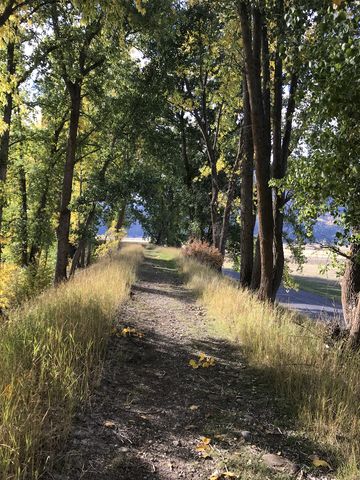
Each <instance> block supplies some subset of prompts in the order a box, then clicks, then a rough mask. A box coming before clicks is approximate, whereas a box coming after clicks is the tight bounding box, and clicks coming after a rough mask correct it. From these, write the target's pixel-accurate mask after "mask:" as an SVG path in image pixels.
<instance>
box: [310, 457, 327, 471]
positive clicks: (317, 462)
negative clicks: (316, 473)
mask: <svg viewBox="0 0 360 480" xmlns="http://www.w3.org/2000/svg"><path fill="white" fill-rule="evenodd" d="M310 458H311V460H312V464H313V465H314V466H315V467H317V468H329V469H330V470H331V466H330V465H329V463H328V462H327V461H326V460H322V459H321V458H319V457H318V456H317V455H312V456H311V457H310Z"/></svg>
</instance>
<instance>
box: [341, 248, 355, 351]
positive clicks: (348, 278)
mask: <svg viewBox="0 0 360 480" xmlns="http://www.w3.org/2000/svg"><path fill="white" fill-rule="evenodd" d="M341 301H342V307H343V313H344V320H345V324H346V328H347V329H348V331H349V342H350V345H351V346H352V347H354V348H358V347H359V346H360V244H352V245H351V249H350V260H348V261H347V264H346V268H345V273H344V276H343V279H342V282H341Z"/></svg>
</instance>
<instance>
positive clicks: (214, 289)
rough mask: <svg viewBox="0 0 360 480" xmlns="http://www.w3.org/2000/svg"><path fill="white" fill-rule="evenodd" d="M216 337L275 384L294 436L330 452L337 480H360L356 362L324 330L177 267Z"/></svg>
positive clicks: (190, 268) (203, 270) (193, 267)
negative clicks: (236, 346)
mask: <svg viewBox="0 0 360 480" xmlns="http://www.w3.org/2000/svg"><path fill="white" fill-rule="evenodd" d="M180 261H181V269H182V271H183V272H184V274H185V275H186V278H187V282H188V286H189V287H190V288H192V289H194V290H195V291H196V292H197V294H198V295H199V297H200V299H201V302H202V303H203V304H204V306H205V307H206V308H207V311H208V314H209V317H210V319H211V329H212V330H213V331H214V332H216V334H217V335H218V336H222V337H224V338H226V339H228V340H230V341H232V342H238V343H240V344H241V345H242V348H243V350H244V353H245V355H246V356H247V358H248V360H249V361H250V363H251V364H253V365H254V366H257V367H259V368H260V369H261V370H262V371H264V374H265V375H266V376H267V377H268V378H269V379H270V380H271V382H272V383H273V384H274V386H275V389H276V391H277V393H278V394H280V395H281V397H282V398H283V400H284V406H285V404H286V405H287V407H288V406H290V409H291V415H292V416H294V417H295V418H296V419H297V421H298V425H299V427H300V428H302V429H304V430H305V431H306V434H307V435H309V436H310V437H312V438H313V439H316V441H317V442H318V443H320V444H321V445H322V446H323V447H324V448H327V449H328V450H329V451H331V452H332V458H331V460H332V462H334V464H337V465H338V466H339V475H340V476H339V477H337V478H343V479H349V480H350V479H351V480H353V479H358V478H360V470H359V462H360V415H359V414H360V402H359V399H360V356H359V355H358V354H354V353H353V352H349V351H347V350H346V348H344V345H340V344H338V345H327V343H326V329H325V327H324V326H323V325H321V324H315V323H314V322H311V321H305V320H303V321H302V322H301V323H299V319H298V316H297V314H296V313H293V312H290V311H288V310H286V309H283V308H280V307H273V306H272V305H269V304H266V303H260V302H259V301H258V300H257V298H256V297H255V296H253V295H251V294H250V293H249V292H248V291H245V290H242V289H239V288H237V285H236V284H235V283H234V282H233V281H232V280H229V279H226V278H224V277H221V276H220V275H219V274H217V273H215V272H214V271H212V270H211V269H209V268H207V267H206V266H203V265H200V264H199V263H197V262H194V261H192V260H188V259H184V258H183V259H181V260H180Z"/></svg>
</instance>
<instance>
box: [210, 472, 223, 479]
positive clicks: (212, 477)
mask: <svg viewBox="0 0 360 480" xmlns="http://www.w3.org/2000/svg"><path fill="white" fill-rule="evenodd" d="M220 478H221V475H218V474H217V473H214V474H212V475H211V477H209V480H220Z"/></svg>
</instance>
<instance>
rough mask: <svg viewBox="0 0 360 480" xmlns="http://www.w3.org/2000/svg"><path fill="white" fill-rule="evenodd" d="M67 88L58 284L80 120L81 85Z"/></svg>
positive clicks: (65, 257) (64, 259)
mask: <svg viewBox="0 0 360 480" xmlns="http://www.w3.org/2000/svg"><path fill="white" fill-rule="evenodd" d="M67 88H68V91H69V94H70V99H71V112H70V124H69V134H68V142H67V148H66V160H65V167H64V177H63V183H62V191H61V205H60V215H59V223H58V228H57V240H58V241H57V256H56V267H55V283H60V282H62V281H64V280H66V278H67V272H66V271H67V264H68V254H69V233H70V219H71V212H70V210H69V204H70V201H71V194H72V183H73V176H74V167H75V161H76V148H77V135H78V128H79V119H80V107H81V84H80V83H70V82H68V83H67Z"/></svg>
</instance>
